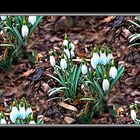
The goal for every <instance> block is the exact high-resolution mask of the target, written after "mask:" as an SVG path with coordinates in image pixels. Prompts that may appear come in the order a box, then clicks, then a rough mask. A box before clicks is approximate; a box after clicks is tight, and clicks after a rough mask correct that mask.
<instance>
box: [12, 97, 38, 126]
mask: <svg viewBox="0 0 140 140" xmlns="http://www.w3.org/2000/svg"><path fill="white" fill-rule="evenodd" d="M10 120H11V122H12V123H15V124H26V123H28V124H36V123H35V121H34V120H33V112H32V108H31V106H30V104H29V102H27V101H26V100H25V98H22V99H21V101H20V103H18V102H17V100H14V101H13V106H12V108H11V112H10Z"/></svg>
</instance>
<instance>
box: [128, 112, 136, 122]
mask: <svg viewBox="0 0 140 140" xmlns="http://www.w3.org/2000/svg"><path fill="white" fill-rule="evenodd" d="M130 115H131V118H132V120H133V121H134V120H135V119H136V118H137V117H136V112H135V110H131V112H130Z"/></svg>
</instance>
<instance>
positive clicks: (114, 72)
mask: <svg viewBox="0 0 140 140" xmlns="http://www.w3.org/2000/svg"><path fill="white" fill-rule="evenodd" d="M109 76H110V77H112V78H113V79H115V77H116V76H117V69H116V67H115V66H114V64H113V65H112V66H111V68H110V70H109Z"/></svg>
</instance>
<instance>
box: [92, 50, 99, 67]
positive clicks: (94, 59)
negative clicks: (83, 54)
mask: <svg viewBox="0 0 140 140" xmlns="http://www.w3.org/2000/svg"><path fill="white" fill-rule="evenodd" d="M99 59H100V57H99V54H98V53H93V55H92V58H91V66H92V67H93V68H94V69H96V66H97V64H98V63H99Z"/></svg>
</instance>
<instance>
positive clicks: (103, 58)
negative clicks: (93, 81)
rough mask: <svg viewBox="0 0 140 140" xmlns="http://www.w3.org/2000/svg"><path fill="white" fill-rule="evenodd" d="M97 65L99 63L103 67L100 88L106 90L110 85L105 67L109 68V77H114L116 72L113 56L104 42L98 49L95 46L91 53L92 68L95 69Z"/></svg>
mask: <svg viewBox="0 0 140 140" xmlns="http://www.w3.org/2000/svg"><path fill="white" fill-rule="evenodd" d="M98 65H100V66H101V67H102V68H103V81H102V89H103V91H107V90H108V89H109V87H110V83H109V80H108V76H107V71H106V69H108V68H109V77H110V78H112V79H115V78H116V76H117V73H118V72H117V68H116V67H115V64H114V58H113V55H112V53H111V50H109V49H108V48H107V46H106V45H105V44H104V45H103V46H102V48H101V49H100V50H98V49H97V46H95V47H94V51H93V53H92V58H91V66H92V67H93V69H95V70H96V68H97V66H98ZM106 67H108V68H106Z"/></svg>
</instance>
